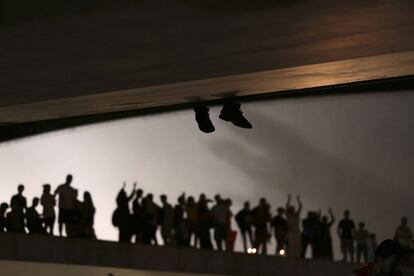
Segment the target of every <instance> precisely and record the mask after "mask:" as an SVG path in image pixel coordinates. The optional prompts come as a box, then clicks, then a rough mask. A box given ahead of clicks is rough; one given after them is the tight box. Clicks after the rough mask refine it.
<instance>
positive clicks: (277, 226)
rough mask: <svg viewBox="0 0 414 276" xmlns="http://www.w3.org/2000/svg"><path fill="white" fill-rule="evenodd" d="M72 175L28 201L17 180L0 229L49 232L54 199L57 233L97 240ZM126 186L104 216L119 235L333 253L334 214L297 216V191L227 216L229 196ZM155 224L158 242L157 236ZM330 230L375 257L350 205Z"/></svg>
mask: <svg viewBox="0 0 414 276" xmlns="http://www.w3.org/2000/svg"><path fill="white" fill-rule="evenodd" d="M72 180H73V177H72V175H68V176H67V177H66V181H65V183H63V184H61V185H59V186H58V187H57V188H56V190H55V191H54V193H52V192H51V185H50V184H45V185H43V194H42V195H41V196H40V198H39V197H34V198H33V200H32V205H31V206H30V207H28V206H27V200H26V197H25V196H24V195H23V193H24V186H23V185H19V186H18V191H17V194H16V195H13V196H12V198H11V201H10V205H9V204H7V203H1V204H0V233H1V232H10V233H28V234H50V235H53V234H54V232H53V230H54V224H55V220H56V212H55V206H56V202H58V209H59V214H58V229H59V235H60V236H63V232H65V233H66V236H67V237H76V238H88V239H96V235H95V230H94V216H95V207H94V204H93V200H92V197H91V194H90V193H89V192H85V193H84V194H83V201H81V200H79V199H78V191H77V190H76V189H75V188H73V187H72V186H71V183H72ZM125 188H126V183H124V185H123V187H122V188H121V190H120V191H119V193H118V195H117V197H116V209H115V210H114V212H113V214H112V218H111V221H112V224H113V225H114V226H115V227H117V228H118V231H119V242H125V243H132V242H134V243H143V244H152V245H160V244H163V245H165V246H179V247H193V248H201V249H209V250H213V249H216V250H219V251H233V250H234V246H235V242H236V239H237V238H238V235H239V236H240V239H241V241H242V244H243V249H244V251H245V252H248V253H254V254H267V252H268V243H269V241H270V240H271V238H272V236H273V237H274V239H275V241H276V251H275V252H276V255H279V256H289V257H297V258H299V257H301V258H305V257H306V256H307V254H310V255H311V256H312V258H319V259H330V260H332V259H333V247H332V235H331V228H332V226H333V224H334V223H335V221H336V218H335V216H334V214H333V212H332V210H331V209H328V212H327V215H323V214H322V212H321V211H320V210H319V211H309V212H308V213H307V215H306V217H305V218H303V219H302V220H301V213H302V209H303V208H302V202H301V199H300V197H299V196H297V197H296V204H294V203H293V202H292V198H291V196H290V195H288V199H287V202H286V204H285V206H283V207H281V206H280V207H277V208H275V211H276V212H275V215H272V208H271V206H270V204H269V203H268V202H267V200H266V199H265V198H261V199H260V200H259V202H258V204H257V205H256V206H254V207H251V206H250V203H249V202H247V201H246V202H245V203H244V206H243V208H242V209H241V210H240V211H238V212H237V213H236V214H235V215H234V214H233V212H232V210H231V209H232V200H231V199H229V198H223V197H222V196H221V195H219V194H217V195H216V196H215V197H214V200H211V199H209V198H208V197H207V196H206V195H205V194H200V195H199V197H198V199H197V200H196V199H195V198H194V197H193V196H187V195H186V194H182V195H180V196H179V197H178V199H177V203H176V204H174V205H173V204H171V203H170V202H169V200H168V197H167V195H165V194H163V195H160V197H159V199H160V202H161V204H160V205H158V204H157V203H156V202H155V200H154V196H153V194H151V193H148V194H144V191H143V190H142V189H137V185H136V183H135V184H134V186H133V189H132V192H131V193H130V194H128V193H127V192H126V190H125ZM39 204H40V205H41V206H42V207H43V212H42V213H41V214H40V213H39V212H38V211H37V210H36V207H37V206H38V205H39ZM233 221H235V224H236V226H237V228H238V231H236V229H235V228H236V227H235V226H234V225H233V224H232V222H233ZM157 231H159V233H160V236H161V238H162V242H161V241H159V240H158V238H157ZM337 234H338V237H339V240H340V244H341V251H342V255H343V260H345V261H351V262H354V261H356V262H364V263H368V262H373V261H374V259H375V248H376V247H377V244H376V237H375V234H374V233H373V232H369V231H368V230H367V229H366V227H365V223H364V222H359V223H358V225H356V224H355V222H354V221H353V220H352V219H351V216H350V211H349V210H345V212H344V217H343V218H342V219H341V220H340V221H339V223H338V226H337ZM394 239H395V240H396V241H398V242H399V244H401V245H402V247H404V248H409V247H410V246H412V240H413V234H412V232H411V230H410V228H409V227H408V221H407V218H405V217H404V218H402V219H401V224H400V225H399V226H398V228H397V230H396V232H395V237H394ZM309 249H310V250H309ZM308 251H310V253H307V252H308Z"/></svg>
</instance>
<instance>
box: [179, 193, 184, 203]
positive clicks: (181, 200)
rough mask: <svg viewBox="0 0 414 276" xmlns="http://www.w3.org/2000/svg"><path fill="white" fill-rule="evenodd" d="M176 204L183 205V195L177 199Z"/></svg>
mask: <svg viewBox="0 0 414 276" xmlns="http://www.w3.org/2000/svg"><path fill="white" fill-rule="evenodd" d="M178 203H179V204H180V205H185V194H182V195H180V196H179V197H178Z"/></svg>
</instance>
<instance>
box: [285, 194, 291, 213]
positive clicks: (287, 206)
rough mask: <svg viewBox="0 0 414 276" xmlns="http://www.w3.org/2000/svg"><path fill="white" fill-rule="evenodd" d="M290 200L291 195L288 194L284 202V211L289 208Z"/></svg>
mask: <svg viewBox="0 0 414 276" xmlns="http://www.w3.org/2000/svg"><path fill="white" fill-rule="evenodd" d="M291 199H292V197H291V195H290V194H288V199H287V202H286V210H287V209H288V208H289V207H290V206H291V205H290V201H291Z"/></svg>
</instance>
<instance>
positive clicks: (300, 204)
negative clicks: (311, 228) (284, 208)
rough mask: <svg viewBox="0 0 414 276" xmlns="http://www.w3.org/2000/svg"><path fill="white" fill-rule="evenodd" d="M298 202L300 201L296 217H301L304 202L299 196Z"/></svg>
mask: <svg viewBox="0 0 414 276" xmlns="http://www.w3.org/2000/svg"><path fill="white" fill-rule="evenodd" d="M296 200H297V201H298V210H297V211H296V215H300V213H301V212H302V201H301V200H300V196H297V197H296Z"/></svg>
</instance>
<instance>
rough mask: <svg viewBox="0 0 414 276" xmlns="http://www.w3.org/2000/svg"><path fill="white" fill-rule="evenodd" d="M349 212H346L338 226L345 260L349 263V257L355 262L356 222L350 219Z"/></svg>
mask: <svg viewBox="0 0 414 276" xmlns="http://www.w3.org/2000/svg"><path fill="white" fill-rule="evenodd" d="M349 215H350V212H349V210H345V212H344V218H343V219H342V220H341V221H340V222H339V224H338V236H339V239H340V241H341V251H342V256H343V260H344V261H347V259H348V255H349V256H350V258H351V262H354V232H355V224H354V221H353V220H351V219H350V218H349Z"/></svg>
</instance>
